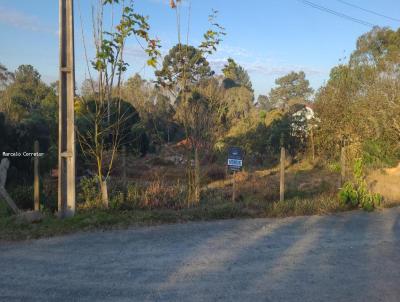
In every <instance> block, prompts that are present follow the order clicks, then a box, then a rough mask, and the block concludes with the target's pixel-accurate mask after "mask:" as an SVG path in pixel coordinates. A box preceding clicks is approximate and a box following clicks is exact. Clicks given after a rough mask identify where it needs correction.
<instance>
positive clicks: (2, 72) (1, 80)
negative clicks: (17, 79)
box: [0, 63, 14, 91]
mask: <svg viewBox="0 0 400 302" xmlns="http://www.w3.org/2000/svg"><path fill="white" fill-rule="evenodd" d="M13 79H14V74H13V73H12V72H10V71H8V69H7V67H5V66H4V65H3V64H1V63H0V91H1V90H3V89H5V88H6V87H7V85H8V84H9V83H10V82H11V81H12V80H13Z"/></svg>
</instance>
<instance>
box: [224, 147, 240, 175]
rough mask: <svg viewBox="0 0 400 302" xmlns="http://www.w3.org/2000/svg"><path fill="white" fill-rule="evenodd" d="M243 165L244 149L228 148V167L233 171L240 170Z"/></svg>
mask: <svg viewBox="0 0 400 302" xmlns="http://www.w3.org/2000/svg"><path fill="white" fill-rule="evenodd" d="M242 166H243V151H242V149H240V148H239V147H230V148H229V150H228V167H229V169H231V170H232V171H239V170H240V169H241V168H242Z"/></svg>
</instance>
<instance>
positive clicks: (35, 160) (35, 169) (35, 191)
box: [33, 141, 40, 211]
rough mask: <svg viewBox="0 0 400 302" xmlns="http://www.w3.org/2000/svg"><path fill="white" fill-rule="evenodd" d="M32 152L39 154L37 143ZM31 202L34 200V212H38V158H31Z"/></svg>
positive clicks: (36, 142)
mask: <svg viewBox="0 0 400 302" xmlns="http://www.w3.org/2000/svg"><path fill="white" fill-rule="evenodd" d="M33 149H34V152H35V153H39V142H38V141H35V143H34V147H33ZM33 175H34V176H33V200H34V210H35V211H39V210H40V198H39V190H40V189H39V156H35V157H34V158H33Z"/></svg>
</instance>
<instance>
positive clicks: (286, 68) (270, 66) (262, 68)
mask: <svg viewBox="0 0 400 302" xmlns="http://www.w3.org/2000/svg"><path fill="white" fill-rule="evenodd" d="M208 61H209V62H210V65H211V66H212V68H213V69H214V70H215V71H216V72H220V71H221V69H222V68H223V67H224V65H225V64H226V63H227V61H228V58H212V59H209V60H208ZM236 61H237V63H238V64H239V65H241V66H242V67H243V68H244V69H245V70H246V71H247V72H248V73H249V74H250V75H255V74H258V75H264V76H282V75H285V74H288V73H290V72H291V71H300V70H302V71H304V72H305V73H306V75H307V76H312V75H324V74H325V73H326V72H325V71H324V70H321V69H318V68H314V67H309V66H302V65H290V64H279V65H276V63H273V61H271V62H270V60H268V61H261V60H257V61H255V62H244V61H239V60H236Z"/></svg>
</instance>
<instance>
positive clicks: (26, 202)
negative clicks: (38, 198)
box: [9, 185, 33, 209]
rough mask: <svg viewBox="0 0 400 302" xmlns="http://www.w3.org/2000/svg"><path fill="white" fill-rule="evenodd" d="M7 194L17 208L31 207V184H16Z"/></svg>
mask: <svg viewBox="0 0 400 302" xmlns="http://www.w3.org/2000/svg"><path fill="white" fill-rule="evenodd" d="M9 194H10V196H11V198H12V199H13V200H14V202H15V203H16V205H17V206H18V208H20V209H32V208H33V186H29V185H17V186H14V187H13V188H11V189H10V190H9Z"/></svg>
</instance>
